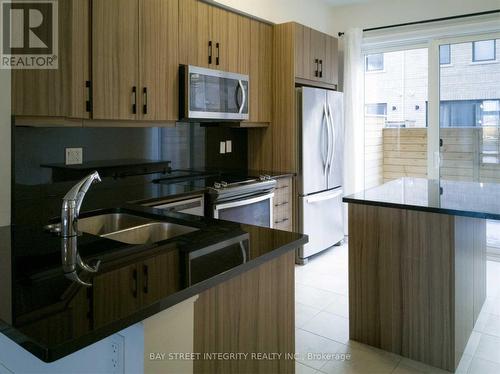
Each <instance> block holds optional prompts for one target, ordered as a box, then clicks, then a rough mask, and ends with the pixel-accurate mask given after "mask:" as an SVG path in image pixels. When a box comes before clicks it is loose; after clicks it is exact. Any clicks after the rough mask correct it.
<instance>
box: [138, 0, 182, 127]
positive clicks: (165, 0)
mask: <svg viewBox="0 0 500 374" xmlns="http://www.w3.org/2000/svg"><path fill="white" fill-rule="evenodd" d="M178 5H179V3H178V0H141V1H140V18H139V30H140V40H139V50H140V54H139V57H140V58H139V81H140V87H139V88H140V89H139V91H140V92H139V97H140V99H139V100H138V102H139V103H140V108H138V112H139V118H140V119H142V120H157V121H175V120H177V118H178V111H179V109H178V97H179V78H178V75H179V62H178V61H179V56H178V32H179V27H178V11H179V9H178Z"/></svg>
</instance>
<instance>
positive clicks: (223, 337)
mask: <svg viewBox="0 0 500 374" xmlns="http://www.w3.org/2000/svg"><path fill="white" fill-rule="evenodd" d="M294 266H295V252H294V251H290V252H288V253H287V254H285V255H283V256H281V257H278V258H276V259H274V260H272V261H269V262H267V263H265V264H263V265H261V266H259V267H257V268H255V269H253V270H250V271H248V272H246V273H244V274H242V275H239V276H237V277H235V278H232V279H230V280H229V281H227V282H225V283H222V284H220V285H218V286H216V287H214V288H211V289H209V290H207V291H205V292H203V293H201V294H200V295H199V299H198V300H197V301H196V303H195V311H194V320H195V323H194V351H195V352H200V353H202V354H203V353H205V352H207V353H213V352H221V353H228V352H235V353H249V354H251V353H259V352H264V353H281V354H282V357H281V359H275V360H255V359H254V360H252V359H250V358H251V356H250V355H249V356H248V359H247V360H245V359H242V360H199V361H198V360H197V361H195V362H194V372H195V373H221V374H223V373H228V374H236V373H287V374H288V373H294V371H295V362H294V360H293V359H285V357H284V356H285V354H293V353H294V352H295V319H294V316H295V308H294V287H295V283H294V282H295V277H294Z"/></svg>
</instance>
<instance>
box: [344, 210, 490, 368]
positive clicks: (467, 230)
mask: <svg viewBox="0 0 500 374" xmlns="http://www.w3.org/2000/svg"><path fill="white" fill-rule="evenodd" d="M485 291H486V220H483V219H477V218H470V217H458V216H452V215H447V214H437V213H430V212H421V211H413V210H405V209H395V208H385V207H378V206H369V205H361V204H349V336H350V339H352V340H356V341H359V342H361V343H365V344H369V345H372V346H375V347H378V348H381V349H383V350H386V351H390V352H394V353H396V354H399V355H402V356H405V357H408V358H410V359H412V360H416V361H421V362H424V363H426V364H429V365H432V366H435V367H438V368H441V369H445V370H449V371H452V372H453V371H455V369H456V368H457V365H458V363H459V361H460V359H461V357H462V355H463V353H464V351H465V346H466V344H467V341H468V339H469V337H470V336H471V333H472V329H473V327H474V323H475V322H476V320H477V318H478V315H479V312H480V310H481V308H482V306H483V303H484V301H485V298H486V294H485Z"/></svg>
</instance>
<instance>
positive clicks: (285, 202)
mask: <svg viewBox="0 0 500 374" xmlns="http://www.w3.org/2000/svg"><path fill="white" fill-rule="evenodd" d="M286 204H288V201H283V202H281V203H277V204H274V206H275V207H278V206H283V205H286Z"/></svg>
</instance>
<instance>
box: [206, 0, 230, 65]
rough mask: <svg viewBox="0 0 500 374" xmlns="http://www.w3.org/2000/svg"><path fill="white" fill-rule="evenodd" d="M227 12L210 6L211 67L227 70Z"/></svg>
mask: <svg viewBox="0 0 500 374" xmlns="http://www.w3.org/2000/svg"><path fill="white" fill-rule="evenodd" d="M229 14H230V13H229V12H228V11H226V10H224V9H221V8H218V7H215V6H211V7H210V17H209V22H210V28H211V34H210V35H211V36H210V40H211V41H212V43H213V59H212V65H211V66H210V67H211V68H212V69H216V70H224V71H227V70H229V45H228V44H229V43H228V40H229V37H228V29H229Z"/></svg>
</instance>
